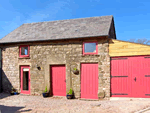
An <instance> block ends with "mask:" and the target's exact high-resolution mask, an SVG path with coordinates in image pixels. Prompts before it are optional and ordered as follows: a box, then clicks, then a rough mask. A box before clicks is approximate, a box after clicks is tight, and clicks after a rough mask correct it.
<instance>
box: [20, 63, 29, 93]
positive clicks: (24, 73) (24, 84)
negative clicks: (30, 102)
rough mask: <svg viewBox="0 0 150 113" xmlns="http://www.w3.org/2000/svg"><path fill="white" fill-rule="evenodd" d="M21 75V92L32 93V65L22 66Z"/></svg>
mask: <svg viewBox="0 0 150 113" xmlns="http://www.w3.org/2000/svg"><path fill="white" fill-rule="evenodd" d="M20 69H21V71H20V72H21V74H20V75H21V76H20V79H21V80H20V81H21V83H20V86H21V93H23V94H30V67H29V66H21V68H20Z"/></svg>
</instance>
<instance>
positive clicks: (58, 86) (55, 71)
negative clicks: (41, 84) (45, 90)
mask: <svg viewBox="0 0 150 113" xmlns="http://www.w3.org/2000/svg"><path fill="white" fill-rule="evenodd" d="M51 88H52V89H51V90H52V95H54V96H66V67H65V65H54V66H51Z"/></svg>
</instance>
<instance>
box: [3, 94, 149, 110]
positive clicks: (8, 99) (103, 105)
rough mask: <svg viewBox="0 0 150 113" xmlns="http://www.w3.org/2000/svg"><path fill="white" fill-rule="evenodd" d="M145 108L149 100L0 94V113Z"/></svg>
mask: <svg viewBox="0 0 150 113" xmlns="http://www.w3.org/2000/svg"><path fill="white" fill-rule="evenodd" d="M147 107H150V99H144V100H142V99H141V100H138V99H137V100H136V99H134V100H111V101H110V100H99V101H88V100H79V99H72V100H67V99H66V98H65V97H49V98H43V97H42V96H26V95H14V96H10V95H9V94H5V93H0V110H1V113H20V112H22V113H133V112H135V111H138V110H141V109H144V108H147Z"/></svg>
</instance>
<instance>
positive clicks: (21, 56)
mask: <svg viewBox="0 0 150 113" xmlns="http://www.w3.org/2000/svg"><path fill="white" fill-rule="evenodd" d="M22 47H28V54H27V55H21V48H22ZM29 50H30V46H29V45H21V46H19V57H20V58H23V57H29Z"/></svg>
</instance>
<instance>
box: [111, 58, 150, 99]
mask: <svg viewBox="0 0 150 113" xmlns="http://www.w3.org/2000/svg"><path fill="white" fill-rule="evenodd" d="M111 96H112V97H141V98H150V56H134V57H133V56H132V57H113V58H111Z"/></svg>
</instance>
